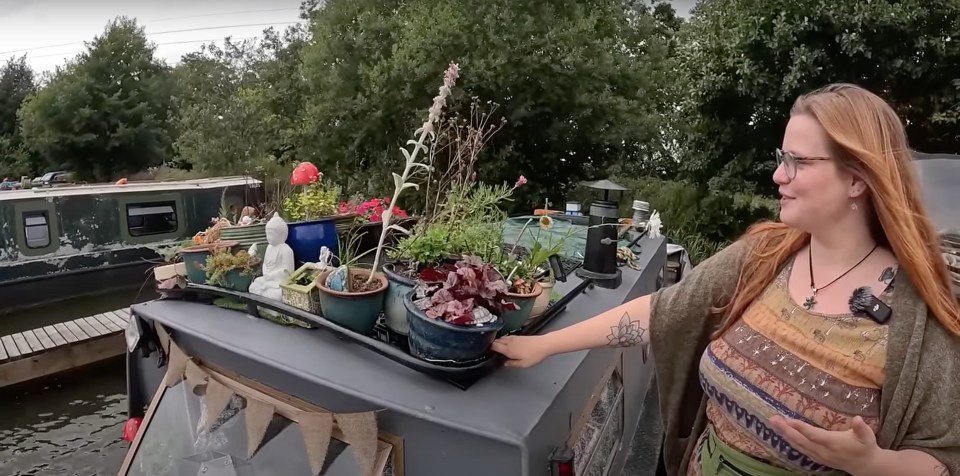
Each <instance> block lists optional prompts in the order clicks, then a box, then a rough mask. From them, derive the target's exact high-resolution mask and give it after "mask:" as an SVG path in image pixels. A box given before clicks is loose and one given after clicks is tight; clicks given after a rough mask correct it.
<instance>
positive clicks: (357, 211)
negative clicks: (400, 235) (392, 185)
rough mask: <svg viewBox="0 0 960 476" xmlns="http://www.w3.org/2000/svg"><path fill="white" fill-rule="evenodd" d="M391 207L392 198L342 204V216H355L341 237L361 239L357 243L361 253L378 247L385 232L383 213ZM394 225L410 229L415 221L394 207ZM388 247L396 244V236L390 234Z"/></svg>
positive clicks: (341, 231)
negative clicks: (378, 242) (381, 234)
mask: <svg viewBox="0 0 960 476" xmlns="http://www.w3.org/2000/svg"><path fill="white" fill-rule="evenodd" d="M389 205H390V198H371V199H369V200H363V199H361V198H357V197H354V198H351V199H350V200H348V201H345V202H340V206H339V209H340V213H341V214H342V215H350V216H354V217H355V218H354V221H353V222H352V223H349V224H346V225H345V226H344V227H343V228H342V229H341V230H340V234H341V235H356V236H359V237H360V240H359V242H358V243H357V249H358V250H359V251H366V250H372V249H374V248H376V247H377V238H378V237H379V236H380V233H381V232H382V231H383V212H384V211H385V210H386V209H387V207H388V206H389ZM391 213H392V217H393V223H395V224H397V225H400V226H403V227H409V226H410V225H411V224H412V223H414V222H415V220H413V219H411V218H410V215H409V214H408V213H407V212H406V211H405V210H403V209H401V208H400V207H397V206H396V205H394V206H393V207H392V212H391ZM387 238H388V240H387V243H386V244H387V245H392V244H393V242H395V234H389V235H388V237H387Z"/></svg>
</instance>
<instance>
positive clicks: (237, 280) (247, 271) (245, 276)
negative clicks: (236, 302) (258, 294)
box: [204, 249, 260, 292]
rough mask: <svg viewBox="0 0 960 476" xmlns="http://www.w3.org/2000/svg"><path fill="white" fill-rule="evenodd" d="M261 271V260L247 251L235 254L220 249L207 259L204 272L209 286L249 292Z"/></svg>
mask: <svg viewBox="0 0 960 476" xmlns="http://www.w3.org/2000/svg"><path fill="white" fill-rule="evenodd" d="M259 271H260V259H259V258H257V257H256V256H251V255H250V253H248V252H247V251H238V252H237V253H233V252H231V251H229V250H226V249H219V250H217V251H215V252H214V253H212V254H210V256H208V257H207V261H206V263H205V265H204V272H205V273H206V277H207V284H209V285H211V286H219V287H222V288H225V289H232V290H234V291H241V292H247V290H248V289H250V283H252V282H253V278H255V277H256V276H257V273H258V272H259Z"/></svg>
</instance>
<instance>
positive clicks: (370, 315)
mask: <svg viewBox="0 0 960 476" xmlns="http://www.w3.org/2000/svg"><path fill="white" fill-rule="evenodd" d="M333 271H335V270H327V271H324V272H323V273H320V275H319V276H317V280H316V283H317V290H318V291H319V292H320V308H321V309H323V317H324V318H326V319H327V320H329V321H332V322H334V323H336V324H339V325H341V326H343V327H346V328H347V329H350V330H352V331H354V332H357V333H360V334H363V335H367V334H369V333H370V332H371V331H373V328H374V326H376V325H377V319H378V318H379V317H380V312H381V311H383V298H384V296H385V295H386V293H387V278H386V277H385V276H384V275H383V274H381V273H374V280H373V282H374V283H378V284H379V287H378V288H377V289H375V290H372V291H363V292H343V291H334V290H332V289H330V288H328V287H327V286H326V285H325V284H324V283H326V281H327V276H328V275H330V273H332V272H333ZM371 272H372V271H371V270H369V269H363V268H350V276H351V277H354V276H362V277H364V278H367V277H369V276H370V273H371ZM349 282H350V280H349V279H348V283H349Z"/></svg>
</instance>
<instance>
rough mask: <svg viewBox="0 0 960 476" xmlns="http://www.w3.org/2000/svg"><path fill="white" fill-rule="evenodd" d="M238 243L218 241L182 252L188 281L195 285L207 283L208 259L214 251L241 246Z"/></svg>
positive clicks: (188, 248)
mask: <svg viewBox="0 0 960 476" xmlns="http://www.w3.org/2000/svg"><path fill="white" fill-rule="evenodd" d="M239 244H240V243H239V242H237V241H223V240H221V241H218V242H216V243H209V244H205V245H195V246H189V247H187V248H183V249H181V250H180V256H181V257H182V258H183V264H184V266H186V267H187V281H190V282H191V283H194V284H206V283H207V271H206V269H205V267H206V264H207V258H208V257H210V255H211V254H213V252H214V250H219V249H224V248H226V249H232V248H233V247H235V246H237V245H239Z"/></svg>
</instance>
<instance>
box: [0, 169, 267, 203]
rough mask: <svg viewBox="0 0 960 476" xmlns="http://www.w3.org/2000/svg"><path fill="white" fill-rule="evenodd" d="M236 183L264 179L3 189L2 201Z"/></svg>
mask: <svg viewBox="0 0 960 476" xmlns="http://www.w3.org/2000/svg"><path fill="white" fill-rule="evenodd" d="M236 185H252V186H259V185H260V180H258V179H255V178H253V177H245V176H239V175H238V176H228V177H211V178H203V179H192V180H170V181H144V182H128V183H126V184H124V185H117V184H113V183H110V184H104V183H98V184H89V185H66V186H60V187H42V188H29V189H23V190H10V191H4V192H0V202H2V201H13V200H26V199H31V198H49V197H66V196H73V195H99V194H111V193H136V192H166V191H174V190H203V189H211V188H219V187H229V186H236Z"/></svg>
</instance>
